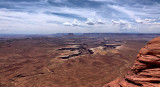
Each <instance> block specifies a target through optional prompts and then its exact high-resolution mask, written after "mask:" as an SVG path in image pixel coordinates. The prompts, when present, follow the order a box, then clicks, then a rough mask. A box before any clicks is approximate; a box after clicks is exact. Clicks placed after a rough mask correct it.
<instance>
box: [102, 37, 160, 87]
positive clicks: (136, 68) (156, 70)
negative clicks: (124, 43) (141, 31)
mask: <svg viewBox="0 0 160 87" xmlns="http://www.w3.org/2000/svg"><path fill="white" fill-rule="evenodd" d="M103 87H160V37H157V38H154V39H153V40H151V41H150V42H149V43H148V44H147V45H146V46H145V47H144V48H142V49H141V50H140V52H139V54H138V55H137V60H136V61H135V63H134V65H133V66H132V68H131V70H130V71H129V72H128V74H126V75H125V76H124V77H121V78H118V79H116V80H114V81H112V82H110V83H108V84H106V85H104V86H103Z"/></svg>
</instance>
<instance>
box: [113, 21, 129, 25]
mask: <svg viewBox="0 0 160 87" xmlns="http://www.w3.org/2000/svg"><path fill="white" fill-rule="evenodd" d="M112 23H113V24H114V25H126V24H129V22H128V21H126V20H118V21H115V20H112Z"/></svg>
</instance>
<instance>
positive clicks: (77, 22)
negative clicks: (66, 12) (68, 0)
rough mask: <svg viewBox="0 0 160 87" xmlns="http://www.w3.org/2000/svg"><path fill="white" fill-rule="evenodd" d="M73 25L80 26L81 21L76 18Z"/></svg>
mask: <svg viewBox="0 0 160 87" xmlns="http://www.w3.org/2000/svg"><path fill="white" fill-rule="evenodd" d="M72 25H73V26H79V25H80V22H79V21H77V19H74V21H73V22H72Z"/></svg>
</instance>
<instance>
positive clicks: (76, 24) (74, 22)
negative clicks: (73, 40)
mask: <svg viewBox="0 0 160 87" xmlns="http://www.w3.org/2000/svg"><path fill="white" fill-rule="evenodd" d="M63 25H64V26H80V22H79V21H78V20H77V19H74V20H73V22H71V23H70V22H64V23H63Z"/></svg>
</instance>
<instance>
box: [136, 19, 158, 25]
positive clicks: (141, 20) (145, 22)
mask: <svg viewBox="0 0 160 87" xmlns="http://www.w3.org/2000/svg"><path fill="white" fill-rule="evenodd" d="M155 20H156V19H147V18H146V19H140V18H138V19H135V21H136V22H137V23H140V24H147V23H148V24H149V23H151V22H154V21H155Z"/></svg>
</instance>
